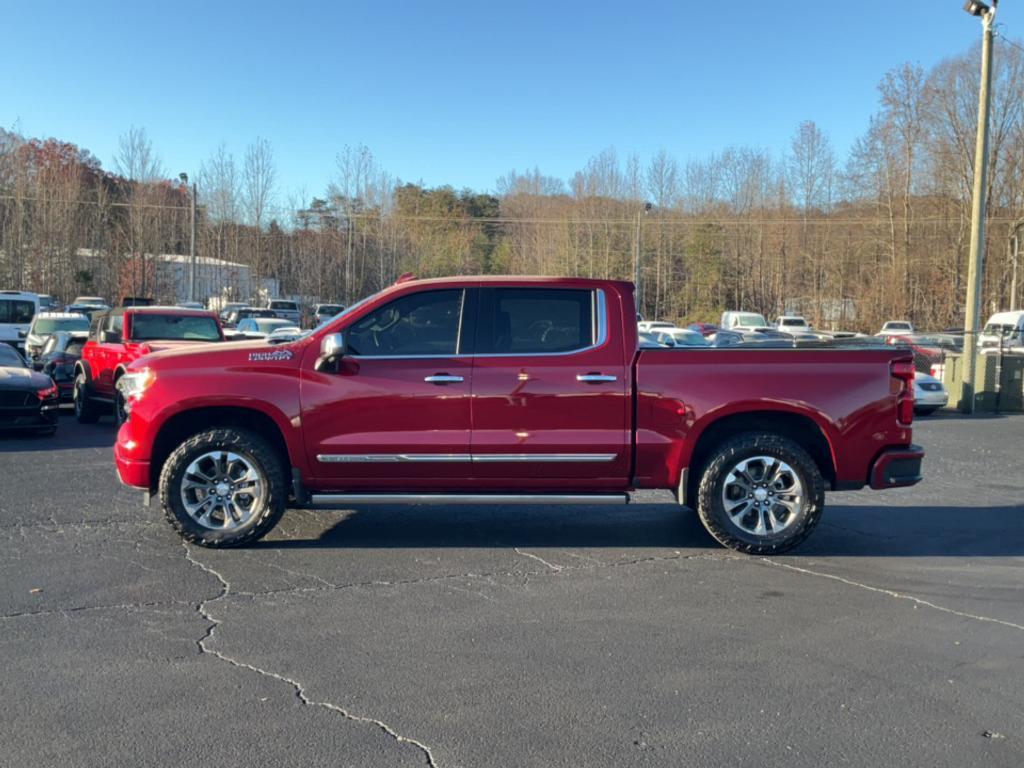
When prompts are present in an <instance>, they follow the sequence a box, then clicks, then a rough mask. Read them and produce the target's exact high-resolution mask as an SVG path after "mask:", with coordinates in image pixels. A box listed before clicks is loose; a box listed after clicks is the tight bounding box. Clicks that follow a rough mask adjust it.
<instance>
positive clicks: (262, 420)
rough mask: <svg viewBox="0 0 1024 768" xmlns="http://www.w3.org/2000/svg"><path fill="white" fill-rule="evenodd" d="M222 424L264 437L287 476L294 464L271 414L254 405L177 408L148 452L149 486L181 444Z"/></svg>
mask: <svg viewBox="0 0 1024 768" xmlns="http://www.w3.org/2000/svg"><path fill="white" fill-rule="evenodd" d="M224 427H235V428H238V429H244V430H245V431H247V432H254V433H256V434H258V435H260V436H261V437H263V438H264V439H266V440H267V442H268V443H270V445H271V446H272V448H273V449H274V453H275V454H277V456H278V458H279V459H280V460H281V462H282V467H283V470H284V473H285V476H286V477H287V476H289V474H290V472H291V467H292V466H294V464H293V462H292V460H291V456H290V454H289V452H288V444H287V442H286V440H285V437H284V433H283V432H282V431H281V427H280V426H279V425H278V424H277V422H276V421H275V420H274V419H273V418H272V417H271V416H269V415H267V414H266V413H265V412H263V411H261V410H258V409H256V408H246V407H244V406H213V407H205V408H191V409H188V410H184V411H179V412H178V413H176V414H174V415H173V416H171V417H170V418H168V419H167V420H166V421H165V422H164V423H163V424H161V425H160V429H159V431H158V432H157V435H156V438H155V439H154V440H153V448H152V452H151V454H150V463H149V472H150V475H149V482H150V487H151V488H156V487H157V486H158V484H159V479H160V472H161V470H162V469H163V466H164V463H165V462H166V461H167V457H168V456H170V455H171V452H172V451H173V450H174V449H175V448H177V447H178V446H179V445H181V443H183V442H184V441H185V440H187V439H188V438H189V437H191V436H192V435H194V434H197V433H199V432H203V431H205V430H208V429H215V428H224Z"/></svg>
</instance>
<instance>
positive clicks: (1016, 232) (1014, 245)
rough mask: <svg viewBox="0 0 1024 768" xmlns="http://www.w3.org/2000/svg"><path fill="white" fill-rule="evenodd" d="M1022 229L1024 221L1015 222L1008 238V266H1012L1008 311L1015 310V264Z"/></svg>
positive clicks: (1017, 257) (1018, 256)
mask: <svg viewBox="0 0 1024 768" xmlns="http://www.w3.org/2000/svg"><path fill="white" fill-rule="evenodd" d="M1021 227H1024V221H1017V222H1016V223H1015V224H1014V225H1013V234H1012V235H1011V236H1010V264H1012V265H1013V268H1012V271H1011V273H1010V311H1011V312H1014V311H1016V309H1017V262H1018V261H1019V260H1020V229H1021Z"/></svg>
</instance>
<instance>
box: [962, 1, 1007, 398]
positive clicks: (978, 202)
mask: <svg viewBox="0 0 1024 768" xmlns="http://www.w3.org/2000/svg"><path fill="white" fill-rule="evenodd" d="M997 4H998V0H992V7H989V6H988V5H986V4H985V3H982V2H978V1H977V0H968V1H967V3H966V4H965V5H964V10H965V11H967V12H968V13H969V14H971V15H972V16H979V17H980V18H981V27H982V41H981V90H980V92H979V94H978V136H977V141H976V142H975V146H974V194H973V200H972V202H971V253H970V259H969V261H968V271H967V306H966V312H965V318H964V362H965V363H966V365H965V366H964V381H963V390H962V392H961V405H962V407H963V409H964V411H965V412H966V413H974V403H975V399H976V398H975V381H974V380H975V373H976V372H977V364H978V360H977V348H978V316H979V315H980V314H981V286H982V284H983V282H984V281H983V279H982V278H983V275H984V268H985V190H986V188H987V180H988V121H989V97H990V95H991V91H992V27H993V22H994V21H995V16H996V5H997Z"/></svg>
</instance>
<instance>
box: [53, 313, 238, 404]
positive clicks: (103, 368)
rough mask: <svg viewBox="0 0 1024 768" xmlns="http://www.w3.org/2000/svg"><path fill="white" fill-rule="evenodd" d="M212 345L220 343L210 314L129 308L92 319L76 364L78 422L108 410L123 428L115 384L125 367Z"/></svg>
mask: <svg viewBox="0 0 1024 768" xmlns="http://www.w3.org/2000/svg"><path fill="white" fill-rule="evenodd" d="M213 341H224V332H223V330H222V329H221V326H220V321H219V320H218V319H217V315H216V314H215V313H213V312H204V311H203V310H196V309H184V308H182V307H153V306H129V307H120V308H118V309H112V310H110V311H108V312H101V313H98V314H96V315H95V316H94V317H93V319H92V324H91V326H90V329H89V340H88V341H87V342H86V343H85V346H84V347H83V348H82V357H81V360H79V361H78V363H77V364H76V365H75V383H74V386H73V389H72V400H73V401H74V404H75V415H76V416H77V417H78V420H79V421H80V422H82V423H87V424H91V423H94V422H95V421H96V420H97V419H99V417H100V415H101V412H102V411H103V410H106V409H109V408H111V407H112V408H113V410H114V415H115V417H116V418H117V423H118V424H121V423H123V422H124V420H125V418H126V417H127V414H126V412H125V409H124V399H123V398H122V397H121V395H120V393H119V391H118V389H117V382H118V381H119V380H120V378H121V376H122V375H124V372H125V370H127V367H128V364H129V363H131V362H132V361H134V360H138V359H139V358H140V357H142V356H144V355H149V354H152V353H153V352H159V351H161V350H165V349H173V348H176V347H182V346H184V347H194V346H195V345H196V344H197V343H204V342H213Z"/></svg>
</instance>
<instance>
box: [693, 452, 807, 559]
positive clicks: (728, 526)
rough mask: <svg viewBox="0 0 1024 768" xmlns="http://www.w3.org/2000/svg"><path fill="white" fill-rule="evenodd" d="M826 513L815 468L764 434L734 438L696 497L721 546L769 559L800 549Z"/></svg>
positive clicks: (715, 458)
mask: <svg viewBox="0 0 1024 768" xmlns="http://www.w3.org/2000/svg"><path fill="white" fill-rule="evenodd" d="M824 507H825V483H824V480H823V479H822V477H821V472H819V471H818V466H817V465H816V464H815V463H814V460H813V459H812V458H811V457H810V455H808V453H807V451H805V450H804V449H803V448H802V447H800V445H798V444H797V443H795V442H794V441H792V440H790V439H788V438H785V437H781V436H780V435H775V434H771V433H766V432H747V433H744V434H740V435H736V436H735V437H733V438H730V439H729V440H727V441H725V442H724V443H722V444H721V445H720V446H718V447H717V448H716V449H715V451H714V452H713V453H712V455H711V456H710V458H709V460H708V463H707V465H706V467H705V469H704V472H703V474H702V476H701V479H700V487H699V489H698V492H697V513H698V514H699V515H700V519H701V522H702V523H703V524H704V527H705V528H706V529H707V531H708V533H710V534H711V535H712V536H714V537H715V539H717V540H718V541H719V542H720V543H722V544H724V545H725V546H727V547H729V548H731V549H735V550H737V551H739V552H745V553H747V554H752V555H773V554H779V553H781V552H785V551H787V550H789V549H792V548H793V547H795V546H797V545H798V544H800V543H801V542H802V541H803V540H804V539H806V538H807V537H808V536H809V535H810V534H811V531H813V530H814V528H815V526H816V525H817V524H818V520H819V519H820V518H821V513H822V510H823V509H824Z"/></svg>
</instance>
